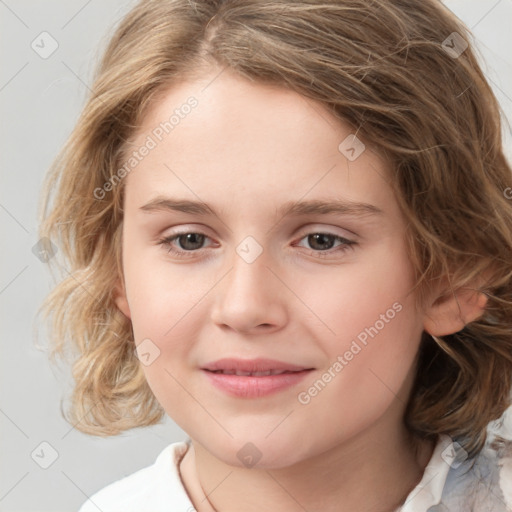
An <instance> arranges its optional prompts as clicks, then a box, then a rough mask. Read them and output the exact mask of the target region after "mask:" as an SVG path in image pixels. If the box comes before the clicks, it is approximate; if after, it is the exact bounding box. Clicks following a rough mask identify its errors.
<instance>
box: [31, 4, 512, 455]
mask: <svg viewBox="0 0 512 512" xmlns="http://www.w3.org/2000/svg"><path fill="white" fill-rule="evenodd" d="M454 32H457V34H458V37H459V39H457V41H459V43H460V41H465V42H466V43H467V44H468V47H467V48H466V49H464V51H462V53H460V52H459V53H460V55H454V54H453V53H452V54H449V52H448V51H447V48H446V43H445V44H444V45H443V41H446V40H447V38H449V37H453V33H454ZM460 38H462V39H460ZM452 41H453V39H452ZM451 46H453V44H451ZM477 56H478V54H477V50H476V49H475V48H474V44H473V41H472V35H471V33H470V31H469V29H467V28H466V26H465V25H464V24H463V23H462V22H461V21H460V20H459V19H458V18H457V17H456V16H455V15H454V14H452V13H451V11H449V10H448V9H447V8H446V7H445V6H444V5H443V4H442V3H441V2H440V1H439V0H322V1H320V0H256V1H255V0H143V1H140V2H139V3H138V4H136V5H135V6H134V8H133V9H132V10H131V11H130V12H129V13H128V14H127V15H126V16H125V17H124V18H123V19H122V21H121V22H120V24H119V25H118V26H117V28H116V30H115V32H114V34H113V36H112V38H111V39H110V41H109V43H108V45H107V47H106V50H105V51H104V53H103V56H102V58H101V60H100V62H99V65H98V67H97V69H96V72H95V76H94V83H93V85H92V92H91V94H90V97H89V98H88V100H87V102H86V104H85V107H84V109H83V111H82V113H81V115H80V117H79V119H78V122H77V124H76V127H75V129H74V131H73V132H72V133H71V135H70V137H69V139H68V141H67V142H66V144H65V146H64V147H63V148H62V150H61V152H60V153H59V155H58V156H57V157H56V158H55V160H54V162H53V164H52V167H51V169H50V171H49V173H48V176H47V178H46V184H45V187H46V188H45V195H44V198H43V199H44V200H43V205H42V213H41V215H42V222H41V236H44V237H47V238H49V239H50V240H52V241H53V242H54V243H55V244H56V245H57V247H58V248H59V256H62V258H63V259H62V261H63V263H62V264H59V263H57V259H58V258H53V259H52V260H51V263H52V264H53V263H54V264H55V265H58V266H60V268H61V269H63V270H64V271H65V273H66V274H67V275H66V276H64V278H63V279H62V281H61V282H60V283H59V284H58V285H57V286H56V287H55V289H54V290H53V291H52V292H51V293H50V294H49V296H48V297H47V299H46V302H45V304H44V305H43V307H42V310H44V312H45V316H46V317H48V318H49V319H51V322H50V325H51V328H52V330H51V350H50V354H49V355H50V359H51V360H52V361H53V362H54V361H55V358H56V356H60V357H65V356H66V350H67V349H69V350H70V351H71V354H70V355H72V358H73V359H72V361H73V364H72V375H73V379H74V388H73V393H72V397H71V407H70V410H69V411H68V412H66V414H67V418H66V419H68V421H71V422H72V423H73V424H74V425H75V426H76V428H77V429H79V430H80V431H82V432H84V433H88V434H93V435H101V436H105V435H116V434H118V433H120V432H122V431H124V430H127V429H130V428H134V427H140V426H146V425H152V424H155V423H157V422H159V421H161V420H162V418H163V416H164V411H163V409H162V407H161V406H160V404H159V403H158V402H157V400H156V398H155V396H154V395H153V393H152V391H151V389H150V387H149V385H148V384H147V382H146V379H145V377H144V373H143V370H142V368H141V364H140V362H139V360H138V358H137V356H136V355H135V353H134V348H135V345H134V341H133V331H132V327H131V322H130V320H129V319H127V318H126V317H125V316H124V315H123V314H122V313H121V312H120V311H119V310H118V308H117V307H116V304H115V301H114V289H115V286H116V283H117V282H118V280H119V279H122V276H123V271H122V262H121V243H120V242H121V228H122V222H123V210H122V205H123V190H124V181H125V180H122V179H121V180H120V179H119V174H116V172H118V170H119V169H120V168H121V167H122V166H123V164H124V162H126V151H127V148H128V147H129V140H130V137H131V136H133V134H134V133H135V132H136V130H137V128H138V127H139V126H141V121H142V119H143V118H144V115H145V113H146V112H147V111H148V108H149V107H150V106H151V105H152V104H153V103H154V102H155V101H157V99H158V98H159V97H160V95H161V94H163V93H165V91H167V90H169V88H171V87H172V86H173V85H174V84H177V83H178V82H182V81H185V80H193V79H196V78H198V77H201V76H203V74H204V72H205V71H207V70H211V69H213V68H215V67H217V68H218V69H221V68H229V69H230V70H232V71H234V72H236V73H237V74H238V75H239V76H240V77H243V78H245V79H247V80H250V81H252V82H255V83H260V84H272V85H275V86H279V87H285V88H288V89H290V90H292V91H295V92H297V93H299V94H301V95H303V96H305V97H307V98H310V99H312V100H315V101H317V102H319V103H320V104H322V105H323V106H325V107H326V108H327V109H328V110H329V111H330V112H331V113H332V114H333V115H334V116H335V117H336V118H338V119H340V120H342V121H344V122H345V123H348V125H349V126H351V127H352V128H353V129H354V133H357V136H358V137H359V138H361V140H364V141H365V143H366V144H369V145H371V147H372V148H373V149H374V150H375V151H378V152H379V153H380V154H382V155H385V157H386V158H387V159H388V161H389V162H390V163H391V167H390V168H391V177H390V179H391V185H392V186H393V187H394V190H395V193H396V197H397V201H398V203H399V206H400V208H401V210H402V212H403V214H404V216H405V218H406V219H407V220H408V225H407V228H406V233H405V236H406V240H407V247H408V251H409V255H410V259H411V262H412V264H413V267H414V272H415V278H416V279H415V280H416V287H415V291H416V292H417V295H416V297H417V300H418V304H422V303H423V301H424V300H425V297H426V296H427V293H428V292H429V291H430V290H431V289H432V286H433V283H439V282H441V280H443V279H444V280H446V282H447V283H449V286H448V289H447V292H448V293H454V291H455V290H457V289H459V288H463V287H465V288H471V289H475V290H479V291H480V292H482V293H484V294H485V295H486V297H487V305H486V308H485V310H484V313H483V315H482V316H481V317H480V318H479V319H477V320H475V321H473V322H471V323H469V324H467V325H466V326H465V327H464V328H463V329H462V330H460V331H459V332H456V333H454V334H450V335H446V336H441V337H432V336H430V335H428V334H427V333H426V332H424V333H423V336H422V340H421V345H420V350H419V356H418V363H417V372H416V380H415V383H414V386H413V389H412V391H411V395H410V399H409V402H408V404H407V408H406V411H405V419H404V421H405V423H406V425H407V427H408V428H409V429H410V431H412V432H413V433H414V434H415V435H417V436H420V437H421V438H424V439H429V438H430V439H435V438H436V436H437V435H438V434H447V435H450V436H451V437H456V438H457V439H460V441H459V442H460V443H461V444H462V446H463V447H464V448H465V449H466V451H467V452H468V453H469V455H470V456H474V455H475V454H477V453H478V452H479V451H480V450H481V449H482V447H483V445H484V443H485V440H486V427H487V425H488V423H489V422H490V421H492V420H495V419H498V418H499V417H500V416H501V415H502V414H503V413H504V411H505V410H506V408H507V407H508V405H509V404H510V388H511V384H512V382H511V376H512V350H511V347H512V296H511V295H512V281H511V276H512V204H511V203H512V202H511V201H510V199H507V193H506V191H507V190H512V189H509V188H508V187H511V186H512V172H511V167H510V164H509V163H508V162H507V161H506V158H505V156H504V153H503V148H502V139H501V137H502V134H501V122H502V120H501V118H500V115H501V114H502V112H501V109H500V106H499V104H498V102H497V100H496V98H495V96H494V94H493V92H492V89H491V88H490V86H489V84H488V82H487V81H486V79H485V76H484V74H483V72H482V70H481V68H480V66H479V63H478V60H477ZM116 179H117V181H118V183H116V185H117V186H112V187H109V188H110V189H111V190H108V192H107V193H105V194H102V195H103V196H104V197H101V198H96V196H97V195H98V194H95V190H97V189H98V188H101V187H104V184H105V183H107V182H111V183H114V182H113V181H112V180H116ZM103 190H107V189H106V187H104V189H103ZM484 277H485V279H484Z"/></svg>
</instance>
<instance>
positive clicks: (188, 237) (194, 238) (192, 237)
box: [179, 233, 204, 250]
mask: <svg viewBox="0 0 512 512" xmlns="http://www.w3.org/2000/svg"><path fill="white" fill-rule="evenodd" d="M203 239H204V235H200V234H199V233H187V234H185V235H181V236H180V238H179V240H180V246H181V247H182V248H183V249H187V250H194V249H199V248H200V247H201V245H202V243H203ZM183 240H185V243H184V244H183V243H182V241H183ZM189 242H191V243H192V246H193V247H190V246H188V247H187V243H189ZM194 244H196V245H197V247H194Z"/></svg>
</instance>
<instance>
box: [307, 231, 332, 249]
mask: <svg viewBox="0 0 512 512" xmlns="http://www.w3.org/2000/svg"><path fill="white" fill-rule="evenodd" d="M308 238H309V239H308V242H309V244H310V245H311V247H312V248H314V249H320V250H326V249H331V248H332V243H328V245H329V247H327V248H326V247H325V245H322V243H320V247H315V245H316V244H317V243H318V241H319V240H320V242H322V241H324V242H325V240H326V239H327V240H329V241H330V242H333V236H332V235H326V234H324V233H315V234H314V235H309V237H308Z"/></svg>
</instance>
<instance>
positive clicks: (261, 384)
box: [203, 370, 312, 398]
mask: <svg viewBox="0 0 512 512" xmlns="http://www.w3.org/2000/svg"><path fill="white" fill-rule="evenodd" d="M203 372H204V373H205V374H206V375H207V376H208V378H209V379H210V381H211V382H212V384H213V385H214V386H215V387H217V388H218V389H220V390H222V391H224V392H226V393H227V394H228V395H231V396H237V397H243V398H258V397H261V396H267V395H270V394H272V393H277V392H278V391H282V390H284V389H286V388H289V387H292V386H295V385H296V384H298V383H299V382H300V381H301V380H302V379H304V377H306V375H308V374H309V373H311V372H312V370H303V371H300V372H291V373H280V374H278V375H265V376H262V377H251V376H245V375H227V374H224V373H214V372H210V371H208V370H203Z"/></svg>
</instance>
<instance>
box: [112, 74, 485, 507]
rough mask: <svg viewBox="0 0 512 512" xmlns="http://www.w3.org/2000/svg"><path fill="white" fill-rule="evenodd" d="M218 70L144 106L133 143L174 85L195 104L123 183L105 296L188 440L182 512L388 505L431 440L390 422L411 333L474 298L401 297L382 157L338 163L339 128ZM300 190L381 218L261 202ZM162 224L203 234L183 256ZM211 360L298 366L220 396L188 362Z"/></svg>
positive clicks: (306, 105) (410, 369) (396, 238)
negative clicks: (337, 367)
mask: <svg viewBox="0 0 512 512" xmlns="http://www.w3.org/2000/svg"><path fill="white" fill-rule="evenodd" d="M218 72H219V71H218V70H214V71H213V70H212V72H211V74H205V76H204V77H203V78H201V79H199V80H197V81H191V82H184V83H181V84H179V85H175V86H173V87H172V88H171V89H169V90H168V91H166V93H165V94H164V95H163V96H162V97H161V98H160V99H159V100H158V102H157V103H155V104H154V105H153V106H152V108H151V109H150V111H149V112H148V113H147V115H146V117H145V119H144V120H143V124H142V127H141V128H140V130H139V131H138V132H137V133H136V134H135V135H134V137H133V144H134V147H139V146H140V145H141V144H143V143H144V141H145V140H146V137H147V136H148V134H151V131H152V130H153V129H154V128H155V127H157V126H158V125H159V123H160V122H162V121H163V120H166V119H168V118H169V115H170V113H171V112H172V111H173V110H174V109H175V108H177V107H179V106H180V105H182V104H183V103H184V102H185V101H186V99H187V98H188V97H189V96H195V97H196V98H197V99H198V102H199V103H198V106H197V107H196V108H194V109H193V110H192V112H191V113H190V114H189V115H188V116H186V117H185V118H184V119H182V120H181V121H180V123H179V125H178V126H176V127H175V129H174V130H173V132H172V133H171V134H169V135H168V136H166V137H164V138H163V140H162V141H161V142H159V143H158V145H157V146H156V147H155V148H154V149H152V150H151V151H150V152H149V154H148V155H147V156H145V157H144V159H143V160H142V161H141V162H140V163H139V164H138V165H137V167H136V169H135V170H133V171H132V172H131V173H130V174H129V175H128V176H127V177H126V178H124V179H125V180H126V181H125V183H124V185H125V187H126V190H125V199H124V225H123V251H122V253H123V273H124V276H123V278H124V279H122V280H121V279H120V281H119V286H118V289H117V291H116V297H117V298H116V302H117V305H118V307H119V308H120V309H121V311H123V313H124V314H125V315H126V316H127V317H128V318H130V319H131V322H132V325H133V331H134V336H135V343H136V344H137V345H138V344H139V343H141V342H142V341H143V340H145V339H150V340H151V343H153V344H154V345H156V346H157V347H158V349H159V351H160V354H159V356H158V357H157V358H156V359H155V360H154V361H153V362H152V363H151V364H149V365H148V366H145V365H144V366H143V369H144V372H145V376H146V378H147V381H148V383H149V385H150V387H151V389H152V391H153V392H154V394H155V396H156V397H157V399H158V401H159V402H160V403H161V405H162V407H163V408H164V409H165V411H166V413H167V414H168V415H169V416H170V417H171V418H172V419H173V420H174V421H175V422H176V423H177V424H178V425H179V426H180V427H181V428H182V429H183V430H185V431H186V432H187V433H188V435H189V436H190V438H191V440H192V448H191V449H190V450H189V451H188V452H187V454H186V455H185V457H184V459H183V461H182V463H181V466H180V471H181V475H182V479H183V483H184V485H185V487H186V490H187V492H188V493H189V496H190V497H191V500H192V502H193V504H194V506H195V508H196V510H198V511H199V512H205V511H212V510H218V511H222V512H230V511H238V510H245V511H249V512H250V511H261V510H273V511H275V512H281V511H283V512H284V511H286V512H294V511H303V510H304V509H306V510H310V511H313V510H320V509H321V510H323V511H334V510H336V511H352V510H361V511H381V512H383V511H388V510H393V509H394V508H395V507H397V506H399V505H400V504H401V503H402V502H403V500H404V499H405V498H406V497H407V495H408V493H409V492H410V491H411V490H412V489H413V488H414V486H415V485H416V484H417V483H418V482H419V480H420V479H421V476H422V474H423V470H424V468H425V466H426V464H427V462H428V460H429V458H430V456H431V453H432V449H433V445H432V444H430V443H423V442H419V441H418V440H416V439H414V438H413V437H412V436H411V435H410V434H409V433H408V431H407V430H406V429H405V427H404V424H403V416H404V408H405V404H406V402H407V397H408V396H409V393H410V389H411V385H412V382H413V377H414V372H415V364H416V358H417V353H418V347H419V342H420V337H421V334H422V332H423V330H427V331H428V332H430V333H431V334H434V335H436V334H437V335H441V334H443V333H446V332H455V331H457V330H459V329H460V328H461V325H464V324H465V323H467V322H468V321H471V320H472V319H474V318H476V317H477V316H478V315H479V314H481V310H482V308H483V306H484V304H485V301H483V300H482V299H481V297H480V296H476V297H475V295H474V294H472V293H465V292H463V291H461V292H460V293H459V294H458V295H457V296H455V294H453V293H452V294H450V293H448V294H443V293H441V291H440V292H439V293H436V294H433V295H432V297H431V298H430V299H429V302H428V304H427V305H426V306H425V307H424V308H422V309H421V310H418V309H416V308H415V306H414V295H413V294H412V293H410V290H411V288H412V287H413V285H414V278H413V269H412V266H411V263H410V261H409V258H408V255H407V251H406V245H405V239H404V232H405V226H406V221H405V219H404V218H403V216H402V214H401V212H400V210H399V208H398V205H397V202H396V199H395V197H394V195H393V192H392V189H391V186H390V184H389V182H388V176H390V169H389V167H388V165H387V163H386V162H385V161H384V160H383V159H382V158H381V157H380V156H379V155H378V154H377V153H376V152H375V151H374V150H372V148H371V146H369V145H367V146H366V150H365V151H363V153H362V154H361V155H360V156H359V157H358V158H357V159H356V160H354V161H349V160H348V159H347V158H346V156H345V155H344V154H342V153H341V152H340V151H339V150H338V146H339V144H340V143H341V142H342V141H343V140H344V139H345V138H346V137H347V136H348V135H349V134H351V133H354V131H353V129H351V128H350V126H349V125H347V124H345V123H342V122H340V121H339V120H337V119H335V118H333V117H331V115H330V114H329V113H328V112H327V111H326V110H325V109H324V108H323V106H322V105H319V104H318V103H315V102H313V101H311V100H308V99H306V98H304V97H302V96H300V95H298V94H296V93H294V92H292V91H289V90H286V89H283V88H277V87H270V86H267V85H261V84H256V83H251V82H248V81H246V80H244V79H243V78H240V77H238V76H236V75H235V74H234V73H232V72H231V71H229V70H225V71H224V72H222V73H221V74H220V75H219V76H217V75H218ZM215 77H216V78H215ZM214 78H215V79H214ZM212 80H213V82H212ZM208 84H209V85H208ZM157 196H168V197H173V198H181V199H188V200H200V201H203V202H205V203H207V204H209V205H210V206H212V207H213V208H214V209H215V211H216V212H217V213H218V216H215V215H210V216H200V215H198V214H195V213H183V212H173V211H164V210H158V211H151V212H149V211H144V210H141V207H142V206H143V205H145V204H147V203H149V202H150V201H151V200H153V199H154V198H155V197H157ZM311 199H318V200H332V199H343V200H346V201H357V202H365V203H370V204H371V205H374V206H376V207H377V208H379V209H380V210H381V211H382V213H381V214H378V215H366V216H360V217H358V216H355V215H353V214H349V215H347V214H328V215H319V214H314V215H301V216H294V217H289V218H282V217H280V216H279V215H277V213H276V211H277V208H279V207H280V206H281V205H282V204H283V203H285V202H287V201H293V202H297V201H301V200H311ZM178 229H179V230H181V231H186V232H190V233H202V234H205V235H206V238H205V240H204V242H203V243H202V245H201V242H199V243H197V242H196V245H195V246H194V247H200V248H199V249H192V250H190V249H189V252H188V254H187V255H186V257H184V258H178V257H177V256H174V255H173V254H170V253H169V252H168V251H169V247H170V246H169V245H167V246H165V245H162V244H159V243H158V241H159V240H161V239H162V238H163V237H165V236H170V235H172V234H175V233H176V231H177V230H178ZM314 233H331V234H334V235H337V236H341V237H343V238H346V239H348V240H351V241H353V242H355V244H354V245H351V246H348V248H346V250H338V251H336V249H337V248H339V246H340V242H339V241H336V239H331V240H330V243H331V245H328V246H327V247H328V250H327V251H326V250H323V251H322V250H321V249H318V246H315V245H314V241H311V239H310V238H308V236H307V235H308V234H314ZM247 236H252V237H253V238H254V239H255V240H256V241H257V242H258V244H259V245H260V246H261V248H262V250H263V252H262V253H261V254H260V255H259V257H257V258H256V260H255V261H254V262H252V263H248V262H247V261H245V260H244V259H243V258H241V257H240V256H239V255H238V254H237V252H236V248H237V246H238V245H239V244H240V242H241V241H242V240H244V239H245V237H247ZM180 241H181V245H180ZM324 243H327V244H328V243H329V240H328V241H327V242H324ZM191 245H193V244H190V243H189V244H188V245H187V241H186V240H184V239H183V237H182V239H181V240H175V241H174V242H173V243H172V246H173V247H174V248H175V249H176V250H180V249H181V250H182V251H186V250H187V248H189V247H190V246H191ZM331 247H332V248H331ZM193 251H195V252H193ZM327 253H329V254H327ZM394 303H399V304H400V305H401V311H400V312H399V313H397V314H396V315H395V316H394V318H393V319H392V320H390V321H389V322H387V323H385V326H384V328H382V329H381V330H380V331H379V333H378V335H376V336H375V337H374V338H370V339H369V341H368V344H367V346H365V347H363V349H362V350H361V351H360V352H359V353H358V354H357V355H356V356H354V357H353V359H352V360H351V361H349V362H348V364H347V365H346V366H344V367H343V370H342V371H341V372H339V373H338V374H337V375H336V377H335V378H333V379H332V380H331V382H329V383H328V385H326V386H325V388H324V389H323V390H322V391H321V392H320V393H318V394H317V395H316V396H314V397H313V398H311V400H310V402H309V403H307V404H302V403H300V402H299V401H298V399H297V395H298V393H299V392H302V391H305V390H306V391H307V389H308V388H309V387H310V386H311V385H312V383H313V382H314V381H316V380H317V379H318V378H321V376H322V374H323V373H325V372H326V371H328V369H329V368H330V367H332V365H333V363H334V362H335V361H336V360H337V357H338V356H339V355H343V354H344V353H345V352H346V351H347V350H349V348H350V345H351V343H352V341H353V340H354V339H356V337H357V335H358V334H359V333H361V332H363V331H364V330H365V328H368V327H370V326H373V325H375V323H376V321H377V320H379V318H381V317H380V315H382V314H384V313H385V312H386V311H387V310H388V309H389V308H391V307H392V305H393V304H394ZM221 357H238V358H243V359H252V358H256V357H267V358H272V359H277V360H280V361H286V362H289V363H293V364H297V365H302V366H305V367H308V368H315V370H314V371H313V372H312V374H311V375H310V376H308V377H307V378H306V379H305V380H303V381H302V382H301V383H300V384H298V385H297V386H294V387H292V388H288V389H286V390H284V391H280V392H279V393H276V394H274V395H270V396H266V397H262V398H250V399H247V398H239V397H231V396H228V395H226V394H225V393H223V392H222V391H220V390H218V389H216V388H214V387H213V386H212V385H211V384H210V382H209V380H208V379H207V378H206V377H205V375H204V373H203V372H202V371H201V370H200V367H201V366H202V365H204V364H205V363H207V362H210V361H215V360H217V359H220V358H221ZM248 442H251V443H253V444H254V445H255V446H256V447H257V448H258V450H259V452H261V459H260V460H259V462H258V463H257V465H256V466H254V467H252V468H247V467H245V466H244V465H243V464H242V462H241V461H240V460H239V458H238V457H237V452H238V451H239V450H240V449H241V448H242V447H243V446H244V445H245V444H246V443H248ZM205 493H206V494H208V497H207V498H205Z"/></svg>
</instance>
